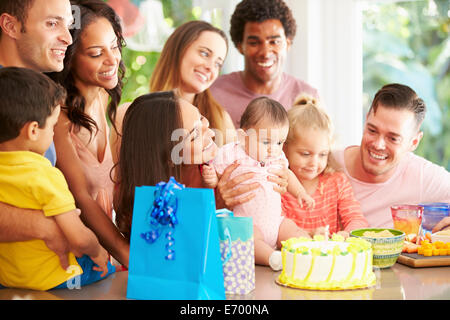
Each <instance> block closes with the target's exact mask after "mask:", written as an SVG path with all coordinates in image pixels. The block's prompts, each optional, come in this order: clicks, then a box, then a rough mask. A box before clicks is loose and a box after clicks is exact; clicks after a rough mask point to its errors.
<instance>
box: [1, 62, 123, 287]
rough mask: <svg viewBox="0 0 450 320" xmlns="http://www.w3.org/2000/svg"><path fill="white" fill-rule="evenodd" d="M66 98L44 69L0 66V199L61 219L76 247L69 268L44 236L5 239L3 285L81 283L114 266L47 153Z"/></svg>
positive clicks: (62, 227)
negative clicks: (41, 70)
mask: <svg viewBox="0 0 450 320" xmlns="http://www.w3.org/2000/svg"><path fill="white" fill-rule="evenodd" d="M64 99H65V90H64V89H63V88H62V87H61V86H59V85H57V84H56V83H54V82H53V81H52V80H50V79H49V78H48V77H46V76H45V75H43V74H41V73H38V72H36V71H33V70H30V69H24V68H16V67H10V68H2V69H0V201H1V202H4V203H7V204H10V205H13V206H15V207H20V208H27V209H37V210H42V211H43V212H44V214H45V216H47V217H48V219H55V220H56V223H57V224H58V226H59V227H60V229H61V230H62V232H63V233H64V235H65V237H66V238H67V240H68V242H69V244H70V248H71V253H69V263H70V267H69V268H68V269H67V271H66V270H64V269H62V267H61V265H60V263H59V258H58V256H57V255H56V254H55V253H54V252H53V251H51V250H50V249H48V247H47V246H46V245H45V243H44V241H42V240H31V241H22V242H3V243H0V284H1V285H2V286H4V287H12V288H26V289H35V290H49V289H53V288H64V287H70V286H68V283H69V282H68V281H69V280H71V281H74V280H75V279H73V278H74V277H77V276H79V277H80V278H78V284H79V285H80V286H82V285H86V284H88V283H92V282H95V281H97V280H99V279H101V278H103V277H104V276H106V275H107V274H110V273H112V272H114V271H115V269H114V267H113V266H112V265H111V264H110V263H109V262H108V253H107V252H106V250H105V249H104V248H103V247H102V246H101V245H100V244H99V242H98V240H97V237H96V236H95V234H94V233H93V232H92V231H91V230H90V229H88V228H87V227H86V226H85V225H84V224H83V223H82V221H81V219H80V218H79V213H80V212H79V210H78V209H77V208H76V207H75V200H74V198H73V196H72V194H71V193H70V191H69V188H68V186H67V183H66V180H65V178H64V175H63V174H62V173H61V171H59V170H58V169H57V168H55V167H53V166H52V165H51V163H50V161H49V160H47V159H46V158H44V156H43V154H44V153H45V151H46V150H47V149H48V147H49V146H50V144H51V143H52V141H53V127H54V126H55V124H56V122H57V120H58V116H59V112H60V105H61V104H62V103H64ZM80 275H81V276H80ZM0 287H1V286H0Z"/></svg>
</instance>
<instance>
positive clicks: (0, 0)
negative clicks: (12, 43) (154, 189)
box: [0, 0, 34, 37]
mask: <svg viewBox="0 0 450 320" xmlns="http://www.w3.org/2000/svg"><path fill="white" fill-rule="evenodd" d="M33 2H34V0H0V16H1V15H2V14H4V13H7V14H10V15H12V16H14V17H16V18H17V20H18V21H19V22H20V23H21V24H22V29H21V31H22V32H25V21H26V20H27V16H28V10H29V9H30V8H31V6H32V5H33ZM1 35H2V28H0V37H1Z"/></svg>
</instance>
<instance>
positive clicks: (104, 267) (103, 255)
mask: <svg viewBox="0 0 450 320" xmlns="http://www.w3.org/2000/svg"><path fill="white" fill-rule="evenodd" d="M108 258H109V257H108V252H106V250H105V249H104V248H103V247H102V246H100V250H99V253H98V255H97V256H96V257H91V259H92V261H94V263H95V264H97V266H94V267H93V268H92V270H95V271H103V272H102V274H101V277H104V276H105V275H106V274H107V273H108Z"/></svg>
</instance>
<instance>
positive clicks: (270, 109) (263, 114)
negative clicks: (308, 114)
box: [240, 97, 289, 129]
mask: <svg viewBox="0 0 450 320" xmlns="http://www.w3.org/2000/svg"><path fill="white" fill-rule="evenodd" d="M265 118H266V119H268V120H270V121H271V122H272V123H273V124H276V125H284V124H289V119H288V114H287V112H286V109H285V108H284V107H283V106H282V105H281V103H279V102H278V101H275V100H273V99H270V98H267V97H259V98H256V99H253V100H252V101H250V103H249V104H248V106H247V108H246V109H245V111H244V113H243V114H242V116H241V121H240V128H241V129H249V128H251V127H253V126H255V125H256V124H258V123H259V122H260V121H261V120H263V119H265Z"/></svg>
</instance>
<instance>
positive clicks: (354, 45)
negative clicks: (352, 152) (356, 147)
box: [286, 0, 363, 147]
mask: <svg viewBox="0 0 450 320" xmlns="http://www.w3.org/2000/svg"><path fill="white" fill-rule="evenodd" d="M286 3H287V4H288V5H289V6H290V8H291V9H292V11H293V14H294V17H295V19H296V22H297V35H296V37H295V39H294V43H293V46H292V48H291V52H290V53H289V57H288V62H287V65H286V70H287V71H288V72H290V73H291V74H293V75H294V76H296V77H299V78H301V79H303V80H305V81H306V82H308V83H310V84H311V85H312V86H314V87H316V88H317V89H318V90H319V94H320V97H321V99H322V103H323V105H324V108H325V109H326V110H327V111H328V113H329V114H330V116H331V118H332V120H333V123H334V125H335V132H336V136H337V137H336V138H337V139H336V147H342V146H346V145H350V144H359V142H360V140H361V135H362V124H363V114H362V112H363V111H362V89H363V88H362V86H363V77H362V20H361V17H362V13H361V9H360V5H361V2H360V1H358V0H339V1H336V0H286Z"/></svg>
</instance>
